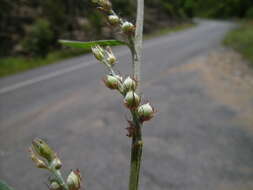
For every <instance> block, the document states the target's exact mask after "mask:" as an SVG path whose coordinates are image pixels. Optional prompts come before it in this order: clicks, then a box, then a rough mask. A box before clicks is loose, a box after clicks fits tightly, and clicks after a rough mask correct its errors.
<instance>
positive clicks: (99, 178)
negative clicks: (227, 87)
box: [0, 21, 253, 190]
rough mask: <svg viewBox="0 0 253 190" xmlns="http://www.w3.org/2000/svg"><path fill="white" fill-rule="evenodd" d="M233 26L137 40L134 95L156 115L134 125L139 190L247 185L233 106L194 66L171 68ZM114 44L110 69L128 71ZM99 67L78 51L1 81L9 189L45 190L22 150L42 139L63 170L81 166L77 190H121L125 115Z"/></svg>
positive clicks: (2, 152)
mask: <svg viewBox="0 0 253 190" xmlns="http://www.w3.org/2000/svg"><path fill="white" fill-rule="evenodd" d="M233 26H234V25H233V24H231V23H228V22H222V21H200V23H199V25H198V26H197V27H194V28H191V29H188V30H186V31H182V32H178V33H174V34H170V35H167V36H162V37H159V38H155V39H151V40H148V41H145V43H144V53H143V54H144V59H143V65H142V81H141V85H142V87H141V91H142V93H143V99H144V100H150V101H151V102H152V104H153V105H154V106H155V107H156V109H157V110H158V113H157V115H156V117H155V118H154V119H153V120H152V121H151V122H149V123H147V124H146V125H145V126H144V127H143V135H144V153H143V165H142V170H141V184H140V190H144V189H150V190H153V189H154V190H168V189H170V190H203V189H205V190H219V189H220V190H226V189H230V190H231V189H232V190H233V189H240V190H248V189H252V188H253V180H252V179H253V172H252V171H253V170H252V169H253V162H252V158H253V148H252V147H253V138H252V137H253V135H252V134H250V133H248V132H247V131H246V130H245V128H244V126H243V125H244V124H243V123H240V122H235V121H234V117H235V116H236V114H238V113H237V111H236V110H234V109H233V108H231V107H229V106H227V105H225V104H222V103H221V102H218V101H216V100H215V99H214V98H213V97H212V96H211V95H210V94H209V93H208V91H207V88H208V87H207V86H206V85H205V84H204V83H203V81H202V80H201V77H200V76H199V74H198V73H197V72H196V71H190V72H170V70H171V69H173V68H177V67H180V66H182V65H187V64H189V63H190V61H191V60H193V59H194V58H196V57H199V56H205V55H208V53H209V52H210V51H213V50H215V49H219V48H220V47H221V40H222V38H223V36H224V34H225V33H226V32H227V31H228V30H229V29H231V28H232V27H233ZM114 50H115V54H116V55H117V56H118V58H119V60H120V63H119V65H118V66H117V70H119V71H120V73H121V74H122V75H127V74H129V73H130V71H131V65H130V59H129V51H128V50H127V49H126V48H124V47H119V48H115V49H114ZM105 72H106V71H105V69H103V67H102V66H101V65H100V64H99V63H97V62H96V61H95V60H94V58H93V57H92V56H91V55H85V56H81V57H77V58H73V59H69V60H66V61H63V62H62V63H60V64H54V65H51V66H47V67H43V68H39V69H34V70H31V71H28V72H25V73H22V74H18V75H15V76H11V77H6V78H3V79H0V179H3V180H5V181H7V182H8V183H9V184H11V185H12V186H13V187H14V188H15V189H17V190H35V189H36V190H42V189H47V186H46V185H45V183H46V181H47V178H48V176H49V175H48V173H47V172H46V171H43V170H39V169H36V168H35V167H34V165H33V163H32V162H31V161H30V159H29V157H28V153H27V148H28V147H29V145H30V144H31V141H32V139H33V138H35V137H41V138H43V139H45V140H46V141H47V142H48V143H49V144H50V145H52V147H54V149H55V150H57V152H58V154H59V156H60V158H61V159H62V162H63V171H64V172H63V173H64V175H65V176H66V175H67V174H68V172H69V171H70V170H71V169H76V168H79V169H80V170H81V172H82V174H83V176H84V177H83V178H84V186H85V189H89V190H98V189H103V190H111V189H127V184H128V175H129V174H128V173H129V157H130V153H129V152H130V139H129V138H128V137H126V133H127V132H126V130H125V127H126V126H127V122H126V117H128V112H127V110H126V109H125V108H124V106H123V103H122V98H121V97H120V96H119V95H118V94H117V93H116V92H114V91H110V90H108V89H106V88H105V87H104V86H103V85H102V84H101V82H100V81H101V78H102V77H103V75H104V73H105ZM209 90H210V89H209ZM213 90H215V89H213Z"/></svg>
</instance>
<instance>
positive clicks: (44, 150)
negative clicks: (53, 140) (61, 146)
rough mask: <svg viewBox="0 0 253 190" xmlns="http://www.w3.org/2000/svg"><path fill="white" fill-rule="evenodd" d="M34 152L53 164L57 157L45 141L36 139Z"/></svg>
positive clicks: (33, 143) (33, 144)
mask: <svg viewBox="0 0 253 190" xmlns="http://www.w3.org/2000/svg"><path fill="white" fill-rule="evenodd" d="M32 147H33V149H34V151H35V152H36V153H37V154H38V155H39V156H41V157H43V158H45V159H46V160H47V161H48V162H51V161H52V160H53V159H54V158H55V157H56V155H55V152H54V151H53V150H52V149H51V148H50V147H49V146H48V144H46V143H45V142H44V141H43V140H41V139H39V138H36V139H34V140H33V142H32Z"/></svg>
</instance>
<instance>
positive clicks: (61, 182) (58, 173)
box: [51, 169, 69, 190]
mask: <svg viewBox="0 0 253 190" xmlns="http://www.w3.org/2000/svg"><path fill="white" fill-rule="evenodd" d="M51 172H52V173H53V175H54V176H55V178H56V180H57V182H58V183H59V185H60V186H61V187H63V189H64V190H68V189H69V188H68V186H67V185H66V183H65V181H64V179H63V177H62V175H61V171H60V170H55V169H52V170H51Z"/></svg>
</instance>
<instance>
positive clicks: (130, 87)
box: [123, 77, 137, 93]
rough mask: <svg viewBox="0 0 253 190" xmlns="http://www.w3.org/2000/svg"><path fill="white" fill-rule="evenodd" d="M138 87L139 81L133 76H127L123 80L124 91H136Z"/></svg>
mask: <svg viewBox="0 0 253 190" xmlns="http://www.w3.org/2000/svg"><path fill="white" fill-rule="evenodd" d="M136 88H137V82H136V81H135V80H134V79H132V78H131V77H127V78H126V79H125V81H124V82H123V92H124V93H127V92H128V91H135V90H136Z"/></svg>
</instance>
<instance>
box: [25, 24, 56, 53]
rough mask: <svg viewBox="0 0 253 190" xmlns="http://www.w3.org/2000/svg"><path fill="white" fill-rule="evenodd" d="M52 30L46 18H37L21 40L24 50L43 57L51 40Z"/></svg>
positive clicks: (47, 51) (48, 49)
mask: <svg viewBox="0 0 253 190" xmlns="http://www.w3.org/2000/svg"><path fill="white" fill-rule="evenodd" d="M53 37H54V35H53V32H52V30H51V28H50V24H49V22H48V21H47V20H44V19H40V20H37V21H36V22H35V23H34V24H33V25H32V27H31V31H30V32H28V34H27V36H26V38H25V39H24V41H23V47H24V49H25V51H26V52H27V53H29V54H31V55H34V56H39V57H45V56H46V55H47V54H48V53H49V51H50V47H51V44H52V42H53V39H54V38H53Z"/></svg>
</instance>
